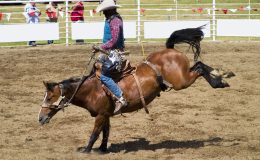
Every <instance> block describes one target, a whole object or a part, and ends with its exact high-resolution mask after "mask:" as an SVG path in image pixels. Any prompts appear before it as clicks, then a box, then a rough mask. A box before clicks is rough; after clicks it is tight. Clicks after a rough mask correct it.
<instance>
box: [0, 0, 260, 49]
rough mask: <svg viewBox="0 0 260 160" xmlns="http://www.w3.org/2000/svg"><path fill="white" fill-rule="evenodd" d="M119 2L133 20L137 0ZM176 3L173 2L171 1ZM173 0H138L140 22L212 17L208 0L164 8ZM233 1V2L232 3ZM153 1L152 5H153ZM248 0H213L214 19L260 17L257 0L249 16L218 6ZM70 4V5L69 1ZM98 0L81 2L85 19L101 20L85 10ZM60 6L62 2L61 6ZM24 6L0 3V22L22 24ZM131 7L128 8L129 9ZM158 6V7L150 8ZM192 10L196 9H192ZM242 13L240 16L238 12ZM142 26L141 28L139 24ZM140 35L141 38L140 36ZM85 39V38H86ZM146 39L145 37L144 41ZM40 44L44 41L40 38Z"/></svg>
mask: <svg viewBox="0 0 260 160" xmlns="http://www.w3.org/2000/svg"><path fill="white" fill-rule="evenodd" d="M119 2H120V3H119V4H120V5H122V6H123V7H122V8H120V9H118V11H119V12H120V14H121V15H122V16H123V18H124V20H137V11H136V9H137V6H136V4H137V0H121V1H119ZM175 2H176V1H175ZM175 2H174V0H141V8H143V9H144V10H145V11H144V13H143V14H142V16H141V21H142V23H141V25H143V21H148V20H176V19H177V20H191V19H197V20H200V19H204V20H205V19H212V16H211V15H208V14H207V10H206V8H211V7H212V0H178V1H177V3H178V9H180V10H178V11H177V12H176V11H175V10H171V11H169V10H168V11H166V10H165V9H170V8H172V9H175V8H176V3H175ZM234 3H237V4H234ZM155 4H156V5H155ZM248 4H249V0H216V8H218V9H219V11H216V18H217V19H260V0H251V8H257V9H258V11H251V14H254V15H251V16H249V14H248V13H249V11H237V12H236V13H232V14H231V12H230V11H229V12H228V14H224V13H223V12H222V10H221V9H223V8H226V9H238V8H240V7H241V6H244V7H246V6H248ZM45 5H46V4H37V6H38V8H40V10H41V11H42V16H41V18H40V20H41V22H45V16H46V15H45V11H44V10H45ZM69 5H70V6H71V5H72V4H69ZM97 5H98V3H89V2H84V6H85V12H84V14H85V16H86V17H85V21H103V20H104V17H103V15H102V14H95V15H94V16H93V17H90V15H89V11H90V10H92V9H95V8H96V6H97ZM63 6H64V5H63ZM23 7H24V5H14V6H0V12H4V13H5V12H7V13H8V12H11V13H12V16H11V20H10V21H7V20H6V19H4V20H2V21H0V25H1V24H16V23H25V18H24V16H23V15H22V12H23ZM200 7H202V8H204V10H203V12H202V13H198V12H197V8H200ZM129 9H132V10H129ZM154 9H161V10H154ZM192 9H194V10H196V12H194V11H193V10H192ZM241 14H242V15H241ZM59 22H60V27H61V28H60V30H61V32H65V18H61V17H60V18H59ZM141 29H143V27H141ZM60 37H65V33H61V34H60ZM141 38H142V37H141ZM217 39H220V40H222V39H225V40H226V39H230V40H241V39H242V40H252V39H253V40H259V38H250V37H246V38H238V37H225V38H223V37H217ZM88 41H89V40H88ZM146 41H147V40H146ZM69 42H70V43H74V41H72V40H69ZM90 42H97V40H93V41H90ZM40 43H43V44H44V43H46V42H45V41H42V42H40ZM56 43H65V39H64V38H61V39H60V40H59V41H56ZM9 45H12V46H13V45H26V42H17V43H0V46H9Z"/></svg>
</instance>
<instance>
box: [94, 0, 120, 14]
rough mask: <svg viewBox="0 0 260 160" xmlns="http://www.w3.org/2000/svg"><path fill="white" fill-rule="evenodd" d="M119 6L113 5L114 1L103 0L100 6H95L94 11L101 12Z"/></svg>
mask: <svg viewBox="0 0 260 160" xmlns="http://www.w3.org/2000/svg"><path fill="white" fill-rule="evenodd" d="M119 7H121V6H120V5H117V4H115V2H114V0H104V1H103V2H102V3H101V4H100V5H98V6H97V9H96V11H97V12H101V11H105V10H109V9H114V8H119Z"/></svg>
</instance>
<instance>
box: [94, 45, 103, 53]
mask: <svg viewBox="0 0 260 160" xmlns="http://www.w3.org/2000/svg"><path fill="white" fill-rule="evenodd" d="M100 50H102V49H101V48H100V47H99V46H96V45H93V46H92V53H97V52H99V51H100Z"/></svg>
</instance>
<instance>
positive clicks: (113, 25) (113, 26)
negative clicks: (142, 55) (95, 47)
mask: <svg viewBox="0 0 260 160" xmlns="http://www.w3.org/2000/svg"><path fill="white" fill-rule="evenodd" d="M121 25H122V21H121V20H120V19H119V18H114V19H112V20H111V22H110V31H111V36H112V38H111V40H109V41H107V42H106V43H104V44H102V45H101V48H102V49H104V50H109V49H112V47H113V46H114V45H115V44H116V42H117V40H118V37H119V33H120V26H121Z"/></svg>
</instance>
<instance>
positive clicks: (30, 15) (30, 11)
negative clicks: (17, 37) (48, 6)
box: [24, 0, 41, 46]
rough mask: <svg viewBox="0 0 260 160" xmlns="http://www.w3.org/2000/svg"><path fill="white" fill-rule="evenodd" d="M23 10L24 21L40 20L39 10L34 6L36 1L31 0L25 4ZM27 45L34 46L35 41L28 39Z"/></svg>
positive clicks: (30, 22)
mask: <svg viewBox="0 0 260 160" xmlns="http://www.w3.org/2000/svg"><path fill="white" fill-rule="evenodd" d="M24 12H25V14H26V23H29V24H33V23H34V24H35V23H39V22H40V19H39V16H40V15H41V11H40V10H39V9H38V8H37V7H36V3H35V2H33V0H31V1H30V2H29V3H27V4H26V5H25V7H24ZM28 45H29V46H36V42H35V41H29V42H28Z"/></svg>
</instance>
